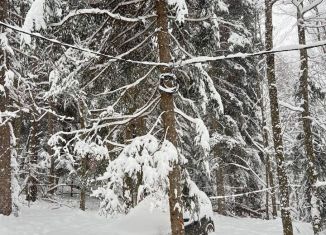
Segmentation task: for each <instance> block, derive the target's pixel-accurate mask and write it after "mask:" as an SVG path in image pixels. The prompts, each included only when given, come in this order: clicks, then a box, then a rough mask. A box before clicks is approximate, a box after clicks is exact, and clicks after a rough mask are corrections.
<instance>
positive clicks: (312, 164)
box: [297, 3, 321, 235]
mask: <svg viewBox="0 0 326 235" xmlns="http://www.w3.org/2000/svg"><path fill="white" fill-rule="evenodd" d="M301 7H303V3H301ZM297 12H298V13H297V16H298V37H299V44H301V45H305V44H306V33H305V28H304V26H303V23H304V22H303V16H302V14H301V13H300V10H299V9H298V10H297ZM308 80H309V74H308V53H307V50H305V49H302V50H300V97H301V107H302V109H303V111H302V112H301V121H302V125H303V132H304V145H305V150H306V154H307V160H308V169H307V178H308V193H309V195H308V200H309V204H310V207H311V208H310V214H311V219H312V221H311V222H312V227H313V230H314V234H315V235H316V234H319V231H320V222H321V218H320V209H319V206H318V203H317V202H318V193H317V188H316V182H317V179H318V175H317V174H318V173H317V170H316V156H315V151H314V144H313V134H312V128H311V116H310V110H309V82H308Z"/></svg>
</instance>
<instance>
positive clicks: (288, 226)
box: [265, 0, 293, 235]
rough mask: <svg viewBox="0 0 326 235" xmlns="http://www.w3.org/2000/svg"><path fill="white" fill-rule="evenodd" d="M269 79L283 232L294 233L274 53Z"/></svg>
mask: <svg viewBox="0 0 326 235" xmlns="http://www.w3.org/2000/svg"><path fill="white" fill-rule="evenodd" d="M272 2H273V1H271V0H265V17H266V20H265V27H266V29H265V30H266V33H265V41H266V50H271V49H272V48H273V21H272V19H273V18H272V17H273V12H272V7H273V3H272ZM266 64H267V74H266V75H267V80H268V90H269V99H270V109H271V119H272V129H273V140H274V149H275V156H276V161H277V174H278V183H279V188H280V202H281V217H282V223H283V234H284V235H293V227H292V219H291V214H290V199H289V188H288V187H289V184H288V178H287V175H286V172H285V171H286V169H285V159H284V153H283V139H282V129H281V122H280V113H279V105H278V95H277V88H276V78H275V58H274V54H270V55H267V57H266Z"/></svg>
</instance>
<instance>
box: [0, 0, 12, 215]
mask: <svg viewBox="0 0 326 235" xmlns="http://www.w3.org/2000/svg"><path fill="white" fill-rule="evenodd" d="M7 12H8V2H7V1H6V0H0V20H1V21H5V19H6V18H7ZM2 32H3V28H2V27H0V33H2ZM0 45H1V43H0ZM7 66H8V63H7V59H6V52H5V50H4V48H0V87H2V88H4V89H0V113H2V112H5V111H6V107H7V105H8V102H9V99H8V94H9V93H8V90H7V89H6V88H5V87H4V85H5V72H6V69H7ZM3 91H4V93H3ZM3 121H4V119H1V117H0V214H2V215H10V214H11V212H12V195H11V151H10V127H9V124H8V123H6V124H3V123H2V122H3Z"/></svg>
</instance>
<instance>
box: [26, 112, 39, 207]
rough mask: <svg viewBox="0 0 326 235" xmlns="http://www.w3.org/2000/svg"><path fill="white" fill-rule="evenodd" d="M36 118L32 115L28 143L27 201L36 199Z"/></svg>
mask: <svg viewBox="0 0 326 235" xmlns="http://www.w3.org/2000/svg"><path fill="white" fill-rule="evenodd" d="M37 126H38V125H37V122H36V118H35V117H34V116H33V120H32V127H31V137H30V138H31V139H30V145H29V176H28V185H27V197H26V199H27V200H28V201H33V202H35V201H36V199H37V183H38V180H37V167H36V165H37V157H38V156H37V155H38V154H37V144H38V141H37V139H38V136H37V134H38V131H37V129H38V128H37Z"/></svg>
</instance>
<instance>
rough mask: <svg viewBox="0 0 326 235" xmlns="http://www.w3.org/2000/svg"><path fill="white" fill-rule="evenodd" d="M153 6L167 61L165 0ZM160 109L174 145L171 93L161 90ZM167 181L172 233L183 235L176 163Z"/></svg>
mask: <svg viewBox="0 0 326 235" xmlns="http://www.w3.org/2000/svg"><path fill="white" fill-rule="evenodd" d="M155 7H156V14H157V28H159V29H160V30H159V31H158V46H159V58H160V62H163V63H169V62H170V60H171V55H170V39H169V32H168V17H167V2H166V0H156V4H155ZM160 72H161V73H169V72H171V69H170V68H168V67H165V66H161V67H160ZM161 109H162V111H163V112H164V113H163V115H162V120H163V126H164V131H165V134H166V139H167V140H168V141H170V142H171V143H172V144H173V145H174V146H175V147H176V146H177V131H176V121H175V113H174V98H173V94H170V93H166V92H161ZM169 182H170V189H169V206H170V221H171V230H172V235H184V226H183V211H182V201H181V196H182V195H181V191H182V190H181V185H180V182H181V167H180V165H179V164H178V163H177V164H174V165H173V169H172V171H170V173H169Z"/></svg>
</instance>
